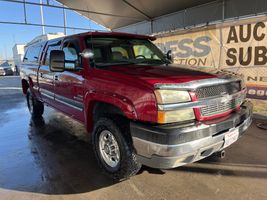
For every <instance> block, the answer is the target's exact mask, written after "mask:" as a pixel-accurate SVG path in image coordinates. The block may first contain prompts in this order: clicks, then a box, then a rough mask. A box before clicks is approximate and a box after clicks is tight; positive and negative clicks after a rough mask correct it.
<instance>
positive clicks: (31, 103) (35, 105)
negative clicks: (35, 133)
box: [26, 89, 44, 118]
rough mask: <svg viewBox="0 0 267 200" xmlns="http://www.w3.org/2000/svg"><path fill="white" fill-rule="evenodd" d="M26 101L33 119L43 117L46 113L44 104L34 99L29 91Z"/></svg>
mask: <svg viewBox="0 0 267 200" xmlns="http://www.w3.org/2000/svg"><path fill="white" fill-rule="evenodd" d="M26 100H27V106H28V109H29V112H30V113H31V115H32V117H33V118H40V117H42V115H43V113H44V104H43V103H42V102H41V101H39V100H37V99H36V98H34V96H33V95H32V93H31V91H30V90H29V89H28V91H27V95H26Z"/></svg>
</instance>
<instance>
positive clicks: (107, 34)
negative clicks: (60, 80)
mask: <svg viewBox="0 0 267 200" xmlns="http://www.w3.org/2000/svg"><path fill="white" fill-rule="evenodd" d="M71 36H81V37H86V36H104V37H122V38H135V39H148V40H151V41H154V40H156V37H153V36H149V35H138V34H131V33H122V32H98V31H94V32H85V33H79V34H76V35H69V36H66V37H71Z"/></svg>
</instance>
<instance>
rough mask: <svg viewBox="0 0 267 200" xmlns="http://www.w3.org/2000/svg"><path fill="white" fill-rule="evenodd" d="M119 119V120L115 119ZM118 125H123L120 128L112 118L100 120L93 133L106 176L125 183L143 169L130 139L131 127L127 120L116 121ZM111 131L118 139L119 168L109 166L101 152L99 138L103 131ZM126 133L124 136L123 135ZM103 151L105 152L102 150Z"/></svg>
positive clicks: (95, 148)
mask: <svg viewBox="0 0 267 200" xmlns="http://www.w3.org/2000/svg"><path fill="white" fill-rule="evenodd" d="M115 119H117V118H115ZM116 121H117V122H118V123H121V124H123V125H122V126H119V125H118V124H117V123H115V120H114V121H113V120H111V119H110V118H106V117H103V118H100V119H99V120H97V122H96V124H95V126H94V131H93V139H92V142H93V147H94V153H95V156H96V159H97V161H98V164H99V166H100V168H101V169H102V170H103V171H104V173H105V174H107V175H108V176H110V177H111V178H113V179H114V180H117V181H123V180H125V179H128V178H129V177H131V176H133V175H135V174H136V173H137V172H138V171H139V170H140V168H141V166H142V165H141V164H140V163H139V162H138V161H137V158H136V154H135V152H134V148H133V145H132V142H131V139H130V131H129V126H127V125H126V124H127V122H126V124H125V123H124V122H125V121H126V120H123V119H122V120H120V118H119V120H118V119H117V120H116ZM105 130H107V131H109V132H111V133H112V135H113V136H114V138H115V139H116V142H117V145H118V147H119V152H120V160H119V163H118V164H117V166H115V167H111V166H109V165H108V164H107V163H106V162H105V160H104V158H103V156H102V155H101V152H100V144H99V136H100V134H101V133H102V132H103V131H105ZM122 133H124V134H122ZM102 151H103V150H102Z"/></svg>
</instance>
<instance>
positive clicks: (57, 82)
mask: <svg viewBox="0 0 267 200" xmlns="http://www.w3.org/2000/svg"><path fill="white" fill-rule="evenodd" d="M153 40H155V38H154V37H150V36H142V35H134V34H126V33H114V32H108V33H104V32H88V33H82V34H77V35H72V36H67V37H63V38H59V39H54V40H49V41H45V42H38V43H35V44H31V45H29V46H28V47H27V51H26V54H25V58H24V61H23V65H22V69H21V73H20V75H21V79H22V89H23V93H24V94H25V96H26V98H27V104H28V107H29V111H30V112H31V114H32V117H36V118H38V117H41V116H42V114H43V112H44V104H46V105H48V106H51V107H53V108H55V109H57V110H59V111H61V112H63V113H65V114H66V115H68V116H70V117H72V118H74V119H76V120H77V121H79V122H81V123H83V124H84V125H85V126H86V128H87V130H88V133H89V135H90V136H91V137H92V144H93V147H94V151H95V155H96V158H97V160H98V163H99V165H100V167H101V168H102V169H103V170H104V171H105V172H106V173H108V174H109V175H111V176H112V177H113V178H115V179H120V180H121V179H125V178H128V177H130V176H132V175H134V174H136V173H137V172H138V170H139V169H140V167H141V165H142V164H143V165H146V166H150V167H154V168H174V167H177V166H181V165H184V164H187V163H192V162H195V161H198V160H200V159H203V158H205V157H208V156H210V155H212V154H214V153H216V152H221V151H223V150H224V149H225V148H226V147H228V146H229V145H231V144H232V143H234V142H235V141H237V140H238V139H239V137H240V136H241V135H242V134H243V133H244V131H245V130H246V129H247V128H248V127H249V125H250V124H251V112H252V105H251V103H250V102H248V101H246V100H245V96H246V87H245V85H244V82H243V80H242V78H241V77H240V76H238V75H235V74H231V73H227V72H222V71H217V72H214V73H208V72H205V71H200V70H196V69H193V68H191V67H182V66H175V65H172V64H171V54H170V53H168V54H167V55H165V54H163V53H162V52H161V51H160V50H159V49H158V48H157V47H156V46H155V45H154V44H153V43H152V42H151V41H153Z"/></svg>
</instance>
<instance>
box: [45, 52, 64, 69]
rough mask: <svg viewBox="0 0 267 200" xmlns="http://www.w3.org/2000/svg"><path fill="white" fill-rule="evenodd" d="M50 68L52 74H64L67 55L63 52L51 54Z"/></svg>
mask: <svg viewBox="0 0 267 200" xmlns="http://www.w3.org/2000/svg"><path fill="white" fill-rule="evenodd" d="M49 68H50V71H51V72H63V71H64V70H65V53H64V51H61V50H52V51H51V52H50V60H49Z"/></svg>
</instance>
